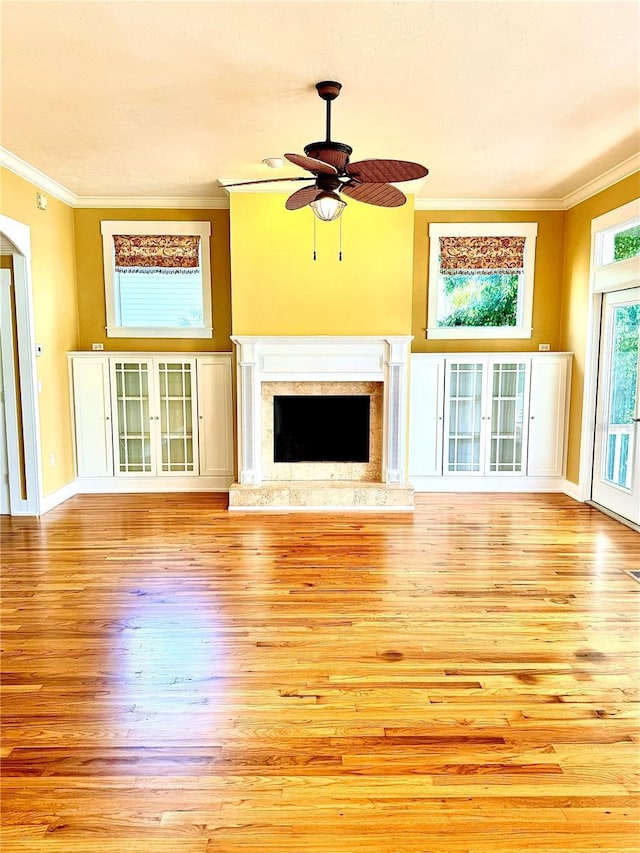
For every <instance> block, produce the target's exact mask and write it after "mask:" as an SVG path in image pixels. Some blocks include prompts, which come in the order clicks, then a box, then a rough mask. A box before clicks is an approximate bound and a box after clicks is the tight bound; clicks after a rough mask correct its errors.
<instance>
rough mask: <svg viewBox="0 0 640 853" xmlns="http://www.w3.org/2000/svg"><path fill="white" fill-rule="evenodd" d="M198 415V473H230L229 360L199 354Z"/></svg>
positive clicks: (209, 474) (231, 450)
mask: <svg viewBox="0 0 640 853" xmlns="http://www.w3.org/2000/svg"><path fill="white" fill-rule="evenodd" d="M198 419H199V433H200V446H199V456H200V474H201V475H206V476H212V477H215V476H230V475H232V474H233V411H232V400H231V363H230V361H229V360H228V359H224V360H223V359H220V358H219V359H214V358H206V357H202V358H198Z"/></svg>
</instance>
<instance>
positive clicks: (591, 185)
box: [562, 154, 640, 210]
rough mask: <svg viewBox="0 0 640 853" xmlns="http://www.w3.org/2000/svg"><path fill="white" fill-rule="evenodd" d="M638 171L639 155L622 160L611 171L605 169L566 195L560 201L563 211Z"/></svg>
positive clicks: (639, 164)
mask: <svg viewBox="0 0 640 853" xmlns="http://www.w3.org/2000/svg"><path fill="white" fill-rule="evenodd" d="M639 169H640V154H634V155H633V156H632V157H629V158H628V159H627V160H623V161H622V163H618V165H617V166H613V167H612V168H611V169H607V171H606V172H603V173H602V174H601V175H598V177H597V178H593V179H592V180H590V181H587V183H586V184H583V185H582V186H581V187H578V189H577V190H574V191H573V192H571V193H569V194H568V195H566V196H565V197H564V198H563V199H562V201H563V203H564V209H565V210H569V208H571V207H575V206H576V204H580V203H581V202H583V201H586V200H587V199H588V198H591V196H594V195H597V193H599V192H602V190H606V189H607V187H610V186H613V184H617V183H618V181H621V180H622V179H623V178H628V177H629V176H630V175H633V174H634V172H637V171H638V170H639Z"/></svg>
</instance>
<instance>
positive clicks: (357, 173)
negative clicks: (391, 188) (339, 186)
mask: <svg viewBox="0 0 640 853" xmlns="http://www.w3.org/2000/svg"><path fill="white" fill-rule="evenodd" d="M346 172H347V175H349V177H351V178H355V179H356V180H357V181H363V182H364V183H367V184H378V183H380V184H382V183H395V182H396V181H415V180H416V179H417V178H424V177H425V176H426V175H428V174H429V170H428V169H426V168H425V167H424V166H421V165H420V163H411V162H410V161H409V160H360V162H359V163H349V165H348V166H347V168H346Z"/></svg>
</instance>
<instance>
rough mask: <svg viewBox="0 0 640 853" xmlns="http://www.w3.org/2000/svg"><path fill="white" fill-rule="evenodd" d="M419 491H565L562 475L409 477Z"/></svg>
mask: <svg viewBox="0 0 640 853" xmlns="http://www.w3.org/2000/svg"><path fill="white" fill-rule="evenodd" d="M409 481H410V483H411V485H412V486H413V487H414V489H415V490H416V494H418V493H419V492H498V493H499V492H503V493H506V492H563V491H564V486H565V483H566V480H564V479H562V478H561V477H411V476H410V477H409Z"/></svg>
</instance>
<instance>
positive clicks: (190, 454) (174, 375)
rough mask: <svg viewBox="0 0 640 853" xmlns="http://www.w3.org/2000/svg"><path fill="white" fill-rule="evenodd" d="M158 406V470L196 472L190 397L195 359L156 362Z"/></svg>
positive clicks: (195, 444)
mask: <svg viewBox="0 0 640 853" xmlns="http://www.w3.org/2000/svg"><path fill="white" fill-rule="evenodd" d="M155 366H156V371H157V381H158V405H159V407H160V421H159V429H160V460H159V468H158V473H159V474H197V473H198V463H197V426H196V413H195V406H194V400H193V399H192V388H193V384H194V383H193V381H192V377H193V375H194V373H195V360H194V359H190V360H185V361H163V360H159V361H158V362H157V363H156V365H155Z"/></svg>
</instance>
